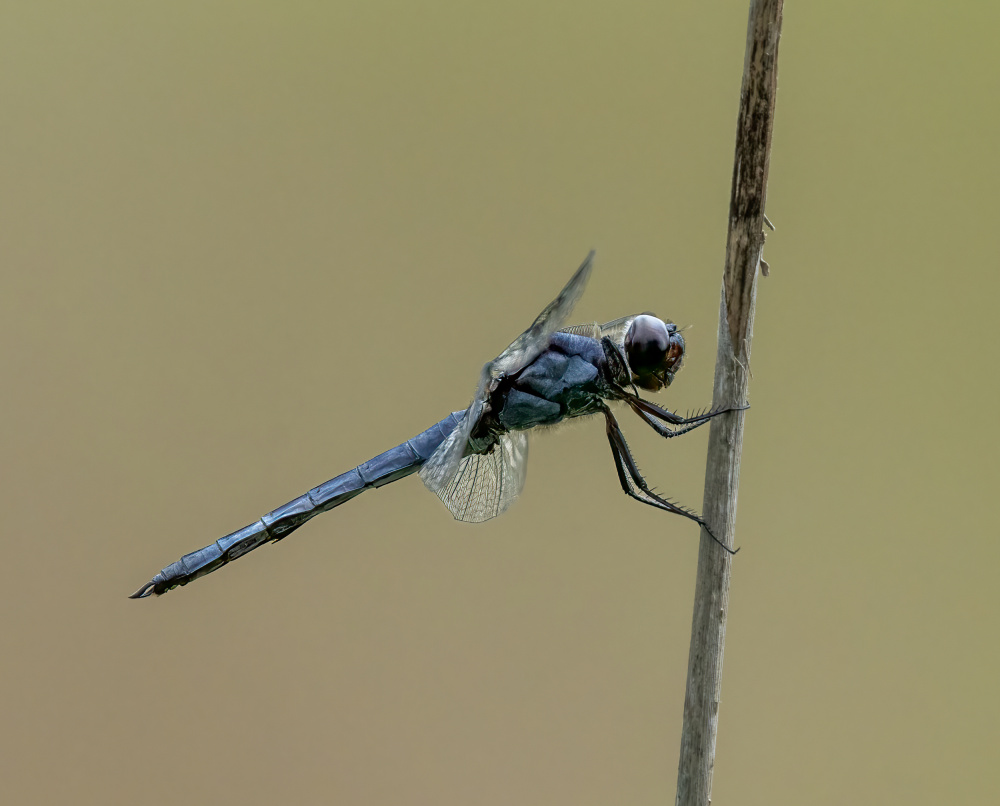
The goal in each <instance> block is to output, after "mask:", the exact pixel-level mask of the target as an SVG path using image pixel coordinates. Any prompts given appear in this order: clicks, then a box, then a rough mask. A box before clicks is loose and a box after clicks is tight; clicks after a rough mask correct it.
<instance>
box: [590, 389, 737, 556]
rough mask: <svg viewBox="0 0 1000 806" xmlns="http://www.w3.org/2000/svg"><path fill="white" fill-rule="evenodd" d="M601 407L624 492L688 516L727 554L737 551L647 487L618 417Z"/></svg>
mask: <svg viewBox="0 0 1000 806" xmlns="http://www.w3.org/2000/svg"><path fill="white" fill-rule="evenodd" d="M603 411H604V419H605V422H606V424H607V434H608V442H609V443H610V445H611V453H612V455H613V456H614V459H615V468H616V469H617V471H618V480H619V481H620V482H621V485H622V490H624V491H625V494H626V495H628V496H629V497H631V498H634V499H635V500H636V501H641V502H642V503H644V504H649V506H652V507H656V508H657V509H662V510H664V511H666V512H673V513H674V514H675V515H682V516H684V517H685V518H689V519H690V520H693V521H694V522H695V523H697V524H698V525H699V526H702V527H703V528H704V529H705V531H706V532H708V536H709V537H711V538H712V540H714V541H715V542H716V543H718V544H719V545H720V546H722V548H724V549H725V550H726V551H727V552H728V553H729V554H735V553H736V552H737V551H739V549H731V548H729V546H727V545H726V544H725V543H723V542H722V541H721V540H719V538H717V537H716V536H715V535H714V534H713V533H712V530H711V529H710V528H709V526H708V524H707V523H705V520H704V519H703V518H702V517H701V516H700V515H698V514H697V513H695V512H692V511H691V510H689V509H685V508H684V507H682V506H678V505H677V504H672V503H671V502H670V501H667V500H666V499H665V498H661V497H660V496H658V495H657V494H656V493H654V492H653V491H652V490H650V489H649V485H648V484H646V480H645V479H644V478H643V477H642V473H641V472H640V471H639V466H638V465H637V464H636V463H635V459H634V458H633V457H632V452H631V451H630V450H629V447H628V444H627V443H626V442H625V435H624V434H623V433H622V430H621V426H619V425H618V421H617V420H616V419H615V416H614V414H612V413H611V409H608V408H605V409H603Z"/></svg>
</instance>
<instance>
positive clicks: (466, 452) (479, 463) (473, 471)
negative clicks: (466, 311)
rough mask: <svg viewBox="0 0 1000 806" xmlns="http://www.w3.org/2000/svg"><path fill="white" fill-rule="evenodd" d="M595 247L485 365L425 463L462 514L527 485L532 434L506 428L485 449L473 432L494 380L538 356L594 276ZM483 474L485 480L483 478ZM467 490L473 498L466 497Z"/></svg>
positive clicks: (493, 504) (499, 505) (484, 516)
mask: <svg viewBox="0 0 1000 806" xmlns="http://www.w3.org/2000/svg"><path fill="white" fill-rule="evenodd" d="M593 264H594V252H593V251H591V252H590V254H588V255H587V257H586V259H585V260H584V261H583V263H582V264H581V265H580V268H579V269H577V270H576V272H575V273H574V274H573V276H572V277H571V278H570V280H569V282H568V283H566V286H565V287H564V288H563V290H562V291H560V292H559V296H557V297H556V298H555V299H554V300H552V302H550V303H549V304H548V305H546V306H545V309H544V310H543V311H542V312H541V313H540V314H538V317H537V318H536V319H535V321H534V322H533V323H532V324H531V327H529V328H528V329H527V330H526V331H524V333H522V334H521V335H520V336H518V337H517V338H516V339H515V340H514V341H513V342H512V343H511V344H510V346H509V347H508V348H507V349H506V350H504V351H503V352H502V353H500V355H498V356H497V357H496V358H494V359H493V360H492V361H490V362H489V363H488V364H486V365H485V366H484V367H483V371H482V373H481V374H480V376H479V385H478V386H477V387H476V393H475V395H474V396H473V398H472V403H471V404H470V405H469V408H468V410H467V411H466V413H465V417H464V418H463V419H462V422H461V423H460V424H459V425H458V427H456V428H455V430H454V431H452V432H451V434H450V435H449V437H448V439H446V440H445V441H444V442H443V443H441V445H440V447H439V448H438V449H437V450H436V451H434V453H433V454H432V455H431V457H430V458H429V459H428V460H427V462H425V463H424V466H423V467H422V468H421V469H420V479H421V481H423V483H424V484H425V485H426V486H427V488H428V489H429V490H431V491H432V492H433V493H434V494H435V495H437V496H438V497H439V498H440V499H441V500H442V501H443V502H444V504H445V506H446V507H448V509H450V510H451V512H452V514H453V515H454V516H455V517H456V518H458V519H459V520H464V521H471V522H479V521H484V520H489V519H490V518H493V517H496V516H497V515H498V514H499V513H500V512H503V511H504V510H505V509H506V508H507V507H508V506H510V504H511V503H512V502H513V500H514V499H515V498H516V497H517V494H518V493H519V492H520V491H521V488H522V487H523V486H524V475H525V467H524V465H525V460H526V459H527V455H528V443H527V437H526V436H524V435H523V434H521V435H512V434H505V435H503V436H501V437H500V438H499V442H497V443H494V445H493V446H492V448H491V449H490V451H489V452H487V453H485V454H476V453H472V451H471V449H470V447H469V437H470V436H471V435H472V432H473V431H474V430H475V428H476V426H477V425H478V424H479V420H480V419H481V418H482V416H483V410H484V409H485V407H486V401H487V400H488V398H489V395H490V392H491V391H492V389H491V387H492V385H493V383H494V382H495V381H496V380H498V379H499V378H501V377H503V376H504V375H510V374H512V373H514V372H518V371H520V370H521V369H523V368H524V367H525V366H527V365H528V364H530V363H531V362H532V361H534V360H535V359H536V358H537V357H538V356H539V355H540V354H541V353H542V351H543V350H545V348H546V347H547V346H548V344H549V339H550V338H551V337H552V334H553V333H555V332H556V331H557V330H558V329H559V328H560V327H562V324H563V323H564V322H565V321H566V318H567V317H568V316H569V315H570V313H571V312H572V310H573V306H574V305H576V302H577V300H578V299H580V296H581V295H582V294H583V289H584V288H585V287H586V285H587V280H588V279H589V278H590V271H591V269H592V268H593ZM480 479H482V481H480ZM462 495H465V496H466V497H467V500H464V501H463V500H461V496H462Z"/></svg>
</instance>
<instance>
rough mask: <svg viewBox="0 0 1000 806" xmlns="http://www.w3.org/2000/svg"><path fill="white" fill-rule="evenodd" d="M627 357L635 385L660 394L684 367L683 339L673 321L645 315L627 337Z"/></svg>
mask: <svg viewBox="0 0 1000 806" xmlns="http://www.w3.org/2000/svg"><path fill="white" fill-rule="evenodd" d="M625 355H626V357H627V358H628V365H629V368H630V369H631V370H632V374H633V375H634V376H635V378H634V381H635V384H636V386H639V387H642V388H643V389H648V390H649V391H650V392H659V391H660V390H661V389H663V388H664V387H665V386H670V384H671V383H672V382H673V380H674V376H675V375H676V374H677V372H678V370H680V368H681V364H682V363H683V361H684V337H683V336H682V335H681V334H680V332H678V330H677V325H675V324H674V323H673V322H664V321H663V320H662V319H657V318H656V317H655V316H653V315H652V314H648V313H643V314H640V315H639V316H637V317H636V318H635V320H634V321H633V322H632V324H631V325H630V326H629V329H628V332H627V333H626V334H625Z"/></svg>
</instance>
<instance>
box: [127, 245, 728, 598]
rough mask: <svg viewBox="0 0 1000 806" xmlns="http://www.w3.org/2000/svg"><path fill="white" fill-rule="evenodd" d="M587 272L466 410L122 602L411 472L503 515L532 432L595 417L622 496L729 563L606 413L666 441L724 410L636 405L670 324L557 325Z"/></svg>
mask: <svg viewBox="0 0 1000 806" xmlns="http://www.w3.org/2000/svg"><path fill="white" fill-rule="evenodd" d="M593 263H594V252H593V251H591V252H590V254H588V255H587V258H586V259H585V260H584V261H583V263H582V265H581V266H580V268H579V269H577V270H576V272H575V273H574V274H573V276H572V277H571V278H570V280H569V282H568V283H567V284H566V286H565V288H563V290H562V291H561V292H560V293H559V295H558V296H557V297H556V298H555V299H554V300H553V301H552V302H550V303H549V304H548V305H547V306H546V307H545V309H544V310H543V311H542V312H541V313H540V314H539V315H538V317H537V318H536V319H535V321H534V322H533V323H532V325H531V327H529V328H528V329H527V330H525V331H524V332H523V333H522V334H521V335H520V336H518V337H517V338H516V339H515V340H514V341H513V342H512V343H511V344H510V346H509V347H508V348H507V349H506V350H504V351H503V352H502V353H500V355H498V356H497V357H496V358H494V359H493V360H492V361H490V362H489V363H487V364H486V365H485V366H483V369H482V371H481V373H480V376H479V382H478V384H477V386H476V391H475V394H474V395H473V397H472V402H471V403H470V404H469V406H468V408H466V409H465V410H464V411H457V412H452V413H451V414H449V415H448V416H447V417H445V418H444V419H443V420H441V421H440V422H438V423H435V424H434V425H432V426H431V427H430V428H428V429H427V430H426V431H424V432H422V433H420V434H418V435H417V436H415V437H413V438H411V439H408V440H406V441H405V442H403V443H401V444H399V445H397V446H396V447H395V448H391V449H390V450H388V451H386V452H385V453H381V454H379V455H378V456H376V457H375V458H373V459H369V460H368V461H367V462H364V463H363V464H360V465H358V466H357V467H356V468H354V469H353V470H350V471H348V472H347V473H343V474H342V475H340V476H337V477H336V478H334V479H331V480H330V481H327V482H326V483H324V484H320V485H319V486H318V487H314V488H313V489H311V490H309V492H307V493H305V494H304V495H300V496H299V497H298V498H296V499H295V500H293V501H289V502H288V503H287V504H285V505H284V506H280V507H278V508H277V509H275V510H273V511H272V512H269V513H267V514H266V515H264V516H263V517H261V518H260V519H259V520H257V521H256V522H255V523H253V524H251V525H250V526H247V527H245V528H243V529H240V530H239V531H236V532H233V533H232V534H230V535H227V536H226V537H223V538H220V539H219V540H216V541H215V542H214V543H212V544H211V545H209V546H206V547H205V548H202V549H199V550H197V551H194V552H191V553H190V554H186V555H184V556H183V557H181V558H180V559H179V560H178V561H177V562H175V563H171V564H170V565H168V566H167V567H166V568H164V569H163V570H162V571H160V572H159V573H158V574H156V575H155V576H154V577H153V578H152V579H151V580H150V581H149V582H147V583H146V584H145V585H143V586H142V587H141V588H139V590H137V591H136V592H135V593H133V594H132V595H131V596H130V597H129V598H132V599H143V598H146V597H148V596H151V595H153V594H155V595H157V596H159V595H161V594H164V593H166V592H167V591H170V590H172V589H174V588H176V587H179V586H181V585H187V584H188V583H189V582H192V581H194V580H195V579H198V578H199V577H203V576H205V575H206V574H210V573H211V572H212V571H215V570H217V569H218V568H221V567H222V566H224V565H227V564H228V563H231V562H232V561H233V560H235V559H237V558H238V557H242V556H243V555H244V554H247V553H249V552H251V551H253V550H254V549H256V548H258V547H259V546H262V545H264V544H265V543H271V542H277V541H279V540H284V539H285V538H286V537H288V535H290V534H291V533H292V532H294V531H295V530H296V529H298V528H299V527H300V526H302V524H304V523H305V522H306V521H308V520H310V519H311V518H313V517H314V516H316V515H318V514H320V513H321V512H327V511H328V510H331V509H333V508H334V507H338V506H340V505H341V504H343V503H345V502H347V501H350V500H351V499H352V498H354V497H355V496H357V495H360V494H361V493H363V492H365V491H366V490H372V489H376V488H379V487H383V486H385V485H386V484H390V483H392V482H394V481H398V480H399V479H402V478H404V477H406V476H409V475H411V474H412V473H414V472H419V474H420V479H421V480H422V481H423V483H424V484H425V485H426V486H427V488H428V489H430V490H431V491H433V492H434V493H435V494H436V495H437V496H438V497H439V498H440V499H441V501H442V502H443V503H444V505H445V506H446V507H447V508H448V509H449V510H450V511H451V513H452V515H454V516H455V518H456V519H457V520H460V521H466V522H470V523H481V522H483V521H487V520H490V519H491V518H494V517H496V516H497V515H499V514H500V513H501V512H503V511H505V510H506V509H507V508H508V507H509V506H510V505H511V504H512V503H513V502H514V500H515V499H516V498H517V496H518V494H519V493H520V492H521V490H522V489H523V487H524V480H525V473H526V467H527V458H528V432H529V431H531V430H532V429H534V428H541V427H547V426H553V425H556V424H557V423H560V422H563V421H565V420H570V419H574V418H577V417H585V416H591V415H600V416H601V417H603V418H604V423H605V428H606V431H607V437H608V442H609V443H610V445H611V454H612V456H613V457H614V462H615V469H616V471H617V474H618V481H619V483H620V484H621V487H622V490H624V491H625V493H626V494H627V495H629V496H630V497H631V498H634V499H635V500H637V501H641V502H642V503H644V504H649V505H650V506H653V507H656V508H657V509H661V510H664V511H666V512H672V513H674V514H677V515H681V516H683V517H685V518H688V519H690V520H693V521H695V522H696V523H698V524H699V525H701V526H702V527H703V528H704V529H705V530H706V532H707V533H708V535H709V536H710V537H711V538H712V539H713V540H714V541H715V542H716V543H717V544H718V545H720V546H721V547H722V548H723V549H725V550H726V551H727V552H729V553H730V554H735V550H733V549H731V548H729V547H728V546H726V544H725V543H723V542H722V541H721V540H719V539H718V538H717V537H716V536H715V534H713V532H712V531H711V529H709V527H708V524H707V523H706V522H705V520H704V519H703V518H702V517H701V516H700V515H698V514H697V513H696V512H694V511H693V510H691V509H688V508H686V507H684V506H682V505H680V504H678V503H675V502H673V501H671V500H669V499H666V498H663V497H661V496H660V495H658V494H657V493H656V492H654V491H653V490H652V489H651V488H650V487H649V485H648V484H647V482H646V480H645V478H643V476H642V474H641V473H640V471H639V467H638V465H637V464H636V462H635V459H634V458H633V456H632V452H631V450H630V449H629V446H628V444H627V443H626V441H625V436H624V434H623V433H622V429H621V426H620V425H619V423H618V420H617V418H616V417H615V415H614V413H613V412H612V409H611V404H625V406H627V407H628V409H630V410H631V411H632V412H634V413H635V414H636V415H638V417H639V419H641V420H642V421H643V422H644V423H646V425H648V426H649V427H650V428H652V429H653V430H654V431H655V432H656V433H657V434H659V435H660V436H662V437H667V438H670V437H676V436H679V435H681V434H685V433H688V432H689V431H693V430H694V429H695V428H698V427H699V426H701V425H704V424H705V423H707V422H709V420H711V419H712V418H713V417H716V416H719V415H722V414H725V413H727V412H731V411H742V410H743V409H745V408H747V406H745V405H744V406H726V407H720V408H716V409H712V410H705V411H702V412H699V413H696V414H694V415H693V416H687V417H682V416H680V415H678V414H675V413H673V412H671V411H668V410H667V409H664V408H661V407H660V406H658V405H656V404H655V403H652V402H651V401H649V400H645V399H644V398H642V397H640V395H639V391H638V390H639V389H640V388H641V389H643V390H646V391H649V392H658V391H660V390H661V389H664V388H666V387H668V386H670V384H671V383H672V382H673V380H674V377H675V376H676V374H677V372H678V371H679V370H680V368H681V365H682V364H683V361H684V349H685V343H684V337H683V336H682V335H681V333H680V331H679V329H678V327H677V325H675V324H674V323H673V322H670V321H668V320H663V319H659V318H658V317H656V316H655V315H653V314H651V313H642V314H636V315H633V316H626V317H623V318H621V319H615V320H614V321H612V322H608V323H606V324H603V325H598V324H588V325H573V326H569V327H563V325H564V323H565V321H566V319H567V318H568V317H569V315H570V313H571V312H572V310H573V307H574V305H575V304H576V302H577V300H579V299H580V296H581V295H582V294H583V290H584V287H585V286H586V284H587V280H588V279H589V277H590V274H591V269H592V268H593Z"/></svg>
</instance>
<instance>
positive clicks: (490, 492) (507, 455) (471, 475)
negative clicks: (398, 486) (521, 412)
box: [435, 431, 528, 523]
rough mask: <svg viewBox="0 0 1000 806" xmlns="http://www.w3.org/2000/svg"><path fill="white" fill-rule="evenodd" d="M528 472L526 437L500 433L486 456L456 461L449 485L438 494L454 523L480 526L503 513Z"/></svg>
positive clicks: (518, 492) (522, 484) (476, 455)
mask: <svg viewBox="0 0 1000 806" xmlns="http://www.w3.org/2000/svg"><path fill="white" fill-rule="evenodd" d="M527 469H528V436H527V434H525V433H524V432H523V431H512V432H510V433H507V434H504V435H503V436H502V437H500V438H499V440H497V442H496V443H494V445H493V447H492V449H491V450H489V451H488V452H487V453H473V454H470V455H469V456H466V457H465V458H464V459H462V460H461V462H459V465H458V471H457V472H456V473H455V474H454V476H453V477H452V478H451V481H450V483H449V484H448V486H447V487H445V488H444V489H443V490H441V491H440V492H438V495H439V496H440V498H441V501H442V502H444V505H445V506H446V507H448V509H449V510H451V514H452V515H454V516H455V519H456V520H459V521H465V522H466V523H482V522H483V521H488V520H490V519H491V518H495V517H496V516H497V515H499V514H500V513H501V512H503V511H505V510H506V509H507V507H509V506H510V505H511V504H512V503H514V499H515V498H517V496H518V495H519V494H520V492H521V490H523V489H524V478H525V475H526V474H527ZM435 492H437V491H435Z"/></svg>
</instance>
